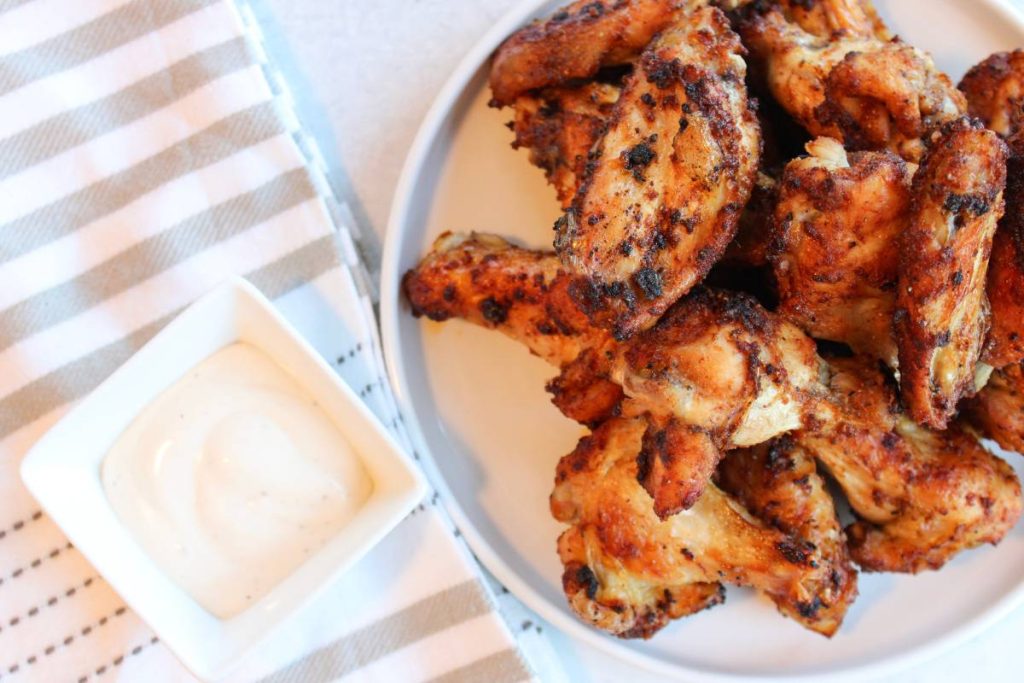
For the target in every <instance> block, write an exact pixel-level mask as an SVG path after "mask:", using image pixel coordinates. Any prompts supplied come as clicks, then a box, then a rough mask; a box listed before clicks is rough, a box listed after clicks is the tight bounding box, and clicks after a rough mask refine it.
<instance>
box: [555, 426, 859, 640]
mask: <svg viewBox="0 0 1024 683" xmlns="http://www.w3.org/2000/svg"><path fill="white" fill-rule="evenodd" d="M645 429H646V427H645V425H644V423H643V420H642V419H627V418H619V419H615V420H610V421H608V422H606V423H605V424H603V425H602V426H601V427H600V428H598V430H597V431H596V432H595V433H594V434H592V435H591V436H588V437H586V438H584V439H582V440H581V441H580V443H579V445H578V446H577V447H576V450H575V451H573V452H572V453H571V454H569V455H567V456H565V457H564V458H563V459H562V461H561V462H560V463H559V465H558V471H557V474H556V478H555V489H554V492H553V493H552V495H551V511H552V514H553V515H554V516H555V518H556V519H557V520H559V521H561V522H564V523H566V524H569V525H571V526H570V528H569V529H568V530H567V531H565V532H564V533H563V534H562V536H561V537H560V538H559V541H558V552H559V556H560V557H561V559H562V564H563V566H564V573H563V575H562V585H563V587H564V589H565V593H566V596H567V597H568V599H569V604H570V605H571V606H572V608H573V610H574V611H575V612H576V613H577V614H578V615H579V616H580V618H582V619H583V620H585V621H587V622H589V623H591V624H593V625H594V626H596V627H598V628H600V629H602V630H605V631H608V632H609V633H613V634H615V635H618V636H621V637H643V638H647V637H650V636H651V635H653V634H654V633H655V632H656V631H657V630H659V629H660V628H662V627H663V626H665V624H667V623H668V622H669V621H670V620H672V619H676V618H679V617H681V616H685V615H687V614H692V613H693V612H696V611H698V610H700V609H704V608H706V607H710V606H712V605H715V604H718V603H720V602H722V600H723V595H722V589H721V585H720V584H719V583H718V582H719V581H722V582H725V583H730V584H735V585H743V586H753V587H754V588H756V589H757V590H758V591H760V592H762V593H764V594H765V595H767V596H768V597H769V598H771V599H772V600H773V601H774V602H775V604H776V606H777V607H778V609H779V610H780V611H781V612H782V613H783V614H786V615H787V616H789V617H791V618H793V619H794V620H796V621H798V622H799V623H801V624H802V625H804V626H806V627H807V628H810V629H813V630H815V631H819V632H821V633H824V634H831V633H832V632H834V630H835V628H836V626H838V623H839V621H840V620H841V619H842V614H843V612H844V610H845V608H846V606H847V605H848V604H849V598H850V593H849V591H850V588H849V586H850V584H849V583H847V582H844V581H843V576H846V575H842V571H843V568H842V567H838V568H837V567H836V566H835V565H834V563H833V562H832V561H831V558H829V557H827V556H826V555H825V554H823V553H822V552H821V551H820V550H819V549H818V548H816V547H815V546H814V545H813V544H812V543H810V542H808V541H806V540H803V539H801V538H798V537H795V536H791V535H788V534H785V533H783V532H781V531H779V530H778V529H775V528H772V527H769V526H767V525H765V524H762V523H761V522H760V521H758V520H757V519H756V518H754V517H753V516H751V515H750V514H749V513H748V512H747V511H746V510H745V509H744V508H743V507H742V506H741V505H740V504H739V503H738V502H736V501H735V500H734V499H732V498H731V497H730V496H728V495H726V494H724V493H723V492H722V491H721V490H720V489H718V488H717V487H715V486H709V487H708V490H707V491H706V492H705V494H704V495H703V496H701V498H700V500H699V501H698V502H697V504H696V505H695V506H694V508H693V509H692V510H691V511H690V512H689V513H687V514H685V515H677V516H675V517H673V518H671V519H669V520H661V519H659V518H658V517H657V516H656V515H655V514H654V513H653V512H652V510H651V506H650V501H649V499H648V497H647V495H646V494H645V493H644V492H643V490H642V489H641V488H640V486H639V484H638V483H637V453H638V452H639V451H640V449H641V442H642V440H643V436H644V433H645ZM834 573H840V574H841V576H840V578H839V580H838V581H837V580H836V578H835V577H834V576H833V574H834Z"/></svg>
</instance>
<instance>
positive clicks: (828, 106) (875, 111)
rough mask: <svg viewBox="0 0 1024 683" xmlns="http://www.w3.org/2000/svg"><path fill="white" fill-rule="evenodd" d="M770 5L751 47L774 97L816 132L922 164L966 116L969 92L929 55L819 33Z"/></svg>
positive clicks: (897, 44) (745, 30)
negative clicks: (932, 139) (935, 137)
mask: <svg viewBox="0 0 1024 683" xmlns="http://www.w3.org/2000/svg"><path fill="white" fill-rule="evenodd" d="M769 7H770V8H771V9H769V10H768V11H766V12H750V13H748V15H747V16H746V18H745V19H744V21H743V23H742V29H741V32H742V35H743V41H744V44H745V45H746V46H747V47H748V48H749V49H750V50H751V52H752V54H753V56H754V58H755V59H756V60H758V61H759V62H760V64H761V66H762V68H763V70H764V72H765V74H766V78H767V80H768V85H769V87H770V89H771V91H772V94H774V96H775V98H776V99H777V100H778V101H779V102H780V103H781V104H782V106H783V107H785V108H786V110H787V111H789V112H790V114H792V115H793V116H794V117H795V118H796V119H797V120H798V121H799V122H800V123H801V124H802V125H803V126H804V127H805V128H807V130H808V131H809V132H810V133H811V134H812V135H815V136H828V137H833V138H835V139H837V140H840V141H841V142H842V143H843V146H844V147H845V148H846V149H847V150H850V151H854V150H868V151H881V150H889V151H892V152H895V153H896V154H899V155H900V156H902V157H903V158H904V159H907V160H908V161H915V162H916V161H917V160H918V159H920V157H921V155H922V154H923V151H924V143H923V142H922V139H923V138H924V137H925V136H926V135H927V134H928V133H929V132H930V131H932V130H933V129H934V128H936V127H937V126H940V125H942V124H943V123H945V122H947V121H950V120H953V119H956V118H957V117H959V116H961V115H962V114H963V113H964V112H965V111H966V102H965V101H964V97H963V95H962V94H961V93H960V92H959V91H958V90H957V89H956V88H955V87H953V84H952V82H951V81H950V80H949V77H948V76H946V75H945V74H944V73H942V72H941V71H939V70H938V68H937V67H936V66H935V63H934V62H933V61H932V59H931V57H929V56H928V55H927V54H926V53H924V52H922V51H921V50H918V49H916V48H914V47H912V46H910V45H907V44H906V43H903V42H902V41H900V40H899V39H898V38H897V39H893V40H886V39H883V38H879V37H878V33H879V31H878V30H871V29H870V28H868V29H867V30H865V27H861V29H858V30H853V29H845V30H839V31H836V32H834V33H831V34H828V35H822V34H818V35H816V34H814V33H811V32H808V31H807V30H805V29H804V28H801V26H800V25H799V24H797V23H795V22H791V21H789V20H787V18H786V16H785V14H784V13H783V12H782V11H780V9H779V8H777V7H773V6H772V5H769Z"/></svg>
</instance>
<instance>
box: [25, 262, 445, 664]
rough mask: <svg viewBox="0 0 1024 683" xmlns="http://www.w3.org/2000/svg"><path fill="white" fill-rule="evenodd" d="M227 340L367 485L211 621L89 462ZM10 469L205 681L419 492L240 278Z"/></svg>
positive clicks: (389, 449) (381, 531)
mask: <svg viewBox="0 0 1024 683" xmlns="http://www.w3.org/2000/svg"><path fill="white" fill-rule="evenodd" d="M236 341H243V342H246V343H248V344H251V345H252V346H255V347H256V348H258V349H260V350H262V351H263V352H264V353H266V354H267V355H268V356H270V358H272V359H273V360H274V361H276V362H277V363H278V364H279V365H280V366H281V367H283V368H284V369H285V370H286V371H288V372H289V373H290V374H291V375H292V376H293V377H295V379H296V380H298V382H299V383H300V384H301V385H302V386H303V388H304V389H305V390H306V391H307V392H308V393H309V394H310V395H311V396H312V397H313V398H315V399H316V401H317V402H318V403H319V405H320V406H321V407H322V408H323V410H324V411H325V412H326V413H327V415H328V416H330V417H331V418H332V419H333V420H334V421H335V422H336V424H337V426H338V428H339V429H340V430H341V431H342V433H343V434H344V435H345V436H346V438H348V439H349V441H350V442H351V443H352V445H353V446H354V447H355V449H356V451H357V452H358V453H359V454H360V456H361V457H362V458H363V459H364V462H365V464H366V467H367V470H368V471H369V473H370V475H371V477H372V478H373V481H374V490H373V493H372V494H371V496H370V498H369V499H368V500H367V502H366V504H365V506H364V507H363V508H362V509H361V510H360V511H359V512H358V513H357V515H356V517H355V518H354V519H353V520H352V521H351V523H350V524H349V525H348V526H346V527H345V528H344V529H343V530H342V531H341V532H340V533H339V534H338V535H337V536H336V537H335V538H334V539H332V540H331V541H329V542H328V543H327V544H326V545H325V546H324V547H323V548H322V549H321V550H320V551H319V552H318V553H316V554H315V555H313V556H312V557H310V558H309V560H307V561H306V562H305V563H303V564H302V565H301V566H300V567H299V568H298V569H297V570H295V572H293V573H292V574H291V575H290V576H289V577H288V578H287V579H285V580H284V581H282V582H281V583H280V584H278V585H277V587H275V588H274V589H273V590H272V591H271V592H270V593H269V594H267V595H266V596H265V597H264V598H263V599H262V600H260V601H259V602H257V603H256V604H254V605H253V606H252V607H250V608H248V609H246V610H245V611H244V612H242V613H241V614H239V615H237V616H235V617H233V618H231V619H225V620H222V619H218V618H216V617H214V616H213V615H211V614H210V613H209V612H207V611H205V610H204V609H202V608H201V607H200V606H199V605H198V604H197V603H196V602H195V601H194V600H192V599H191V598H190V597H189V596H188V594H187V593H185V592H184V591H183V590H182V589H181V588H179V587H178V586H177V584H175V583H174V582H173V581H171V579H170V578H168V577H167V576H166V575H165V574H164V573H163V572H162V571H161V570H160V569H159V568H158V567H157V566H156V564H154V562H153V561H152V560H151V558H150V557H149V556H148V555H147V554H146V552H145V551H144V550H143V549H142V547H141V546H140V545H139V544H138V543H137V542H136V541H135V539H134V538H133V537H132V535H131V534H130V532H129V531H128V529H126V528H125V527H124V526H123V525H122V524H121V522H120V520H119V519H118V517H117V515H116V513H115V512H114V510H113V508H112V507H111V506H110V503H109V502H108V500H107V497H106V494H105V493H104V490H103V484H102V482H101V480H100V464H101V462H102V460H103V458H104V456H105V455H106V453H107V451H108V449H109V448H110V446H111V445H112V444H113V442H114V441H115V439H116V438H117V437H118V435H119V434H120V433H121V432H122V431H123V430H124V429H125V428H126V427H127V426H128V425H129V424H130V423H131V421H132V420H133V419H134V418H135V416H136V415H137V414H138V413H139V412H140V410H141V409H142V408H143V407H144V406H145V405H146V404H148V403H149V402H150V401H152V400H153V399H154V398H155V397H156V396H157V395H159V394H160V393H161V392H162V391H163V390H165V389H166V388H168V387H169V386H170V385H171V384H173V383H174V382H175V381H176V380H178V379H179V378H180V377H182V376H183V375H184V374H185V373H186V372H188V370H189V369H191V368H192V367H193V366H195V365H196V364H197V363H199V362H200V361H202V360H203V359H205V358H206V357H208V356H209V355H211V354H212V353H214V352H216V351H217V350H219V349H221V348H223V347H224V346H227V345H228V344H231V343H234V342H236ZM21 475H22V478H23V479H24V481H25V485H26V486H27V487H28V489H29V491H31V492H32V494H33V495H34V496H35V497H36V498H37V499H38V500H39V503H40V505H41V506H42V507H43V509H44V510H45V511H46V513H47V514H48V515H49V516H50V517H51V518H52V519H53V520H54V522H56V523H57V525H58V526H60V528H61V529H62V530H63V531H64V533H65V534H66V535H67V537H68V538H69V539H70V540H71V542H72V543H73V544H74V545H75V547H76V548H77V549H78V550H79V551H80V552H81V553H82V554H83V555H84V556H85V557H86V558H87V559H88V560H89V561H90V562H91V563H92V564H93V565H94V566H95V567H96V569H97V571H98V572H99V573H100V574H101V575H102V576H103V578H104V579H106V580H107V581H108V582H109V583H110V585H111V586H112V587H113V589H114V590H115V591H117V593H119V594H120V595H121V597H122V598H123V599H124V601H125V602H126V603H127V604H128V605H129V606H130V607H131V608H132V609H133V610H135V611H136V613H138V615H139V616H140V617H141V618H142V619H143V620H144V621H145V622H146V623H147V624H149V626H150V627H151V628H152V629H153V630H154V631H155V632H156V634H157V635H158V636H159V637H160V639H161V640H162V641H163V642H164V644H166V645H167V647H169V648H170V649H171V650H172V651H173V652H174V654H175V655H176V656H177V657H178V658H179V659H180V660H181V661H182V663H183V664H184V665H185V666H186V667H187V668H188V669H189V670H190V671H192V673H193V674H195V675H196V676H197V677H199V678H201V679H204V680H214V679H218V678H221V677H223V676H225V675H226V674H227V673H228V672H229V671H230V670H231V669H232V668H233V667H234V666H235V665H236V664H238V663H239V662H240V661H241V659H242V658H243V657H244V656H245V654H246V653H248V652H250V651H252V649H253V648H254V647H255V646H256V645H257V644H259V643H260V642H262V641H264V639H265V638H267V637H268V636H269V635H270V633H271V631H273V630H274V629H276V628H277V627H279V626H280V625H281V624H282V623H283V622H284V621H285V620H286V619H287V618H288V617H290V616H292V615H294V614H296V613H297V612H298V610H299V609H300V608H302V607H304V606H306V605H308V604H309V603H310V602H312V601H313V599H314V598H315V597H316V595H317V594H318V593H320V592H321V591H322V590H323V589H325V588H326V587H327V586H329V585H330V584H331V583H332V582H333V581H335V580H336V579H337V578H338V577H339V576H341V574H343V573H344V572H345V571H346V569H348V568H349V567H351V566H352V565H353V564H354V563H355V562H356V561H357V560H358V559H359V558H360V557H362V556H363V555H365V554H366V552H367V551H368V550H370V548H372V547H373V546H374V545H375V544H376V543H377V542H378V541H379V540H380V539H381V538H383V537H384V536H385V535H386V534H387V533H388V532H389V531H390V530H391V529H393V528H394V527H395V525H396V524H398V522H399V521H401V520H402V518H404V517H405V516H406V515H407V514H408V513H409V512H410V511H411V510H412V508H413V507H414V506H415V505H416V504H417V502H418V501H419V500H420V498H422V497H423V494H424V492H425V484H424V482H423V479H422V475H420V473H419V471H418V469H417V468H416V466H415V465H414V464H413V463H412V462H411V461H410V460H408V459H407V458H406V456H405V455H403V454H402V452H401V450H400V449H399V447H398V446H397V445H396V444H395V442H394V441H393V440H392V439H391V437H390V436H389V435H388V434H387V433H386V432H385V431H384V429H383V428H382V427H381V426H380V424H379V423H378V422H377V420H376V418H375V417H374V416H373V415H372V413H370V411H369V410H368V409H367V408H366V407H365V406H364V405H363V403H362V402H361V401H360V400H359V398H358V396H356V395H355V394H354V393H353V392H352V390H351V389H350V388H349V387H348V386H347V385H346V384H345V383H344V382H343V381H342V380H341V379H340V378H338V376H337V375H336V374H335V373H334V372H333V371H332V370H331V368H330V367H329V366H328V365H327V364H326V363H325V362H324V361H323V360H322V359H321V358H320V357H319V356H318V355H317V353H316V352H315V351H314V350H313V349H312V347H310V346H309V344H307V343H306V342H305V341H304V340H303V339H302V338H301V337H300V336H299V334H298V333H297V332H295V331H294V329H292V327H291V326H290V325H289V324H288V322H287V321H286V320H285V319H284V318H283V317H282V316H281V315H280V314H279V313H278V312H277V311H276V310H275V309H274V307H273V305H272V304H271V303H270V302H269V301H268V300H267V299H266V298H265V297H264V296H263V295H262V294H260V293H259V291H258V290H256V288H255V287H253V286H252V285H250V284H249V283H248V282H246V281H244V280H241V279H235V280H231V281H229V282H227V283H226V284H224V285H222V286H221V287H220V288H218V289H217V290H215V291H213V292H211V293H210V294H208V295H207V296H205V297H203V298H202V299H200V300H199V301H197V302H196V303H194V304H193V305H192V306H190V307H189V308H188V309H186V310H185V311H184V312H183V313H182V314H181V315H179V316H178V317H177V318H176V319H175V320H173V321H172V322H171V323H169V324H168V325H167V326H166V327H165V328H164V329H163V330H162V331H161V332H159V333H158V334H157V335H156V336H155V337H153V339H152V340H151V341H150V342H149V343H148V344H146V345H145V346H144V347H143V348H142V349H140V350H139V352H138V353H136V354H135V355H134V356H133V357H132V358H131V359H129V360H128V362H126V363H125V364H124V365H123V366H122V367H121V368H120V369H118V370H117V371H116V372H115V373H114V374H112V375H111V376H110V377H109V378H108V379H107V380H106V381H105V382H103V384H101V385H100V386H99V387H97V388H96V390H95V391H93V392H92V394H90V395H89V396H88V397H87V398H86V399H84V400H83V401H82V402H81V403H80V404H78V405H77V406H76V407H75V408H74V409H73V410H71V411H70V412H69V413H68V414H67V415H66V416H65V417H64V418H63V419H62V420H61V421H60V422H58V423H57V425H55V426H54V427H53V429H51V430H50V431H49V432H48V433H47V434H46V435H45V436H44V437H43V438H42V439H41V440H40V441H39V442H38V444H36V446H35V447H34V448H33V449H32V450H31V451H30V452H29V454H28V455H27V456H26V457H25V459H24V461H23V463H22V467H21ZM311 609H315V608H313V607H311ZM295 654H296V655H299V654H301V653H298V652H297V653H295Z"/></svg>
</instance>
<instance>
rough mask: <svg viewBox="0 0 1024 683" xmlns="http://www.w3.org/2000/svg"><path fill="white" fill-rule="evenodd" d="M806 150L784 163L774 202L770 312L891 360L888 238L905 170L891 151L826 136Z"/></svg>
mask: <svg viewBox="0 0 1024 683" xmlns="http://www.w3.org/2000/svg"><path fill="white" fill-rule="evenodd" d="M807 151H808V152H809V153H810V156H808V157H804V158H800V159H796V160H794V161H791V162H790V163H789V164H788V165H787V166H786V170H785V173H784V175H783V178H782V184H781V189H780V192H779V201H778V204H777V205H776V207H775V237H774V240H773V242H772V246H771V248H770V255H769V258H770V260H771V262H772V265H773V268H774V272H775V277H776V280H777V282H778V292H779V309H778V313H779V314H780V315H782V316H783V317H785V318H787V319H788V320H790V321H792V322H793V323H795V324H796V325H797V326H798V327H800V328H801V329H803V330H804V331H805V332H807V333H808V334H809V335H811V336H812V337H816V338H818V339H827V340H830V341H837V342H843V343H845V344H847V345H849V346H850V347H851V348H853V349H854V350H855V351H859V352H862V353H867V354H869V355H871V356H874V357H875V358H879V359H881V360H884V361H885V362H886V363H888V364H889V365H890V366H891V367H895V366H896V342H895V341H894V339H893V330H892V318H893V312H894V311H895V308H896V282H897V278H898V264H899V251H898V249H897V248H896V245H897V243H898V239H899V235H900V233H902V232H903V230H904V228H905V227H906V225H907V221H908V218H909V213H910V196H911V195H910V182H911V174H912V170H911V168H910V167H909V166H908V164H907V163H906V162H904V161H903V160H902V159H901V158H900V157H898V156H896V155H895V154H892V153H891V152H855V153H853V154H851V155H847V153H846V152H845V151H844V150H843V148H842V146H841V145H840V144H839V142H837V141H836V140H833V139H831V138H818V139H817V140H815V141H814V142H812V143H810V144H809V145H808V147H807Z"/></svg>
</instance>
